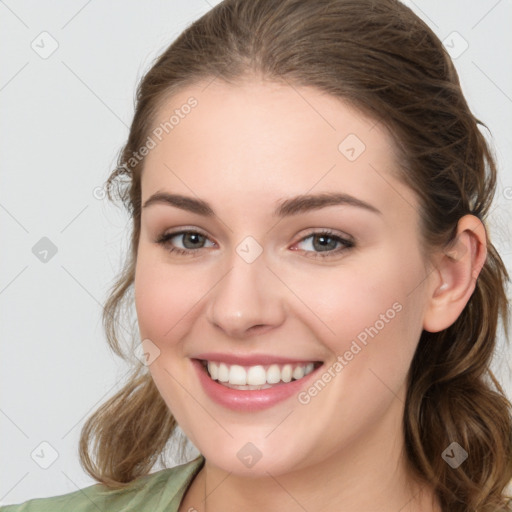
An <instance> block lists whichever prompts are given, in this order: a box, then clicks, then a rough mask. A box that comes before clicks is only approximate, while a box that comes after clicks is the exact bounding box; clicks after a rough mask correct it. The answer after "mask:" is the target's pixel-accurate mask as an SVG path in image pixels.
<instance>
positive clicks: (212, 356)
mask: <svg viewBox="0 0 512 512" xmlns="http://www.w3.org/2000/svg"><path fill="white" fill-rule="evenodd" d="M193 359H201V360H204V361H216V362H219V363H227V364H238V365H240V366H256V365H267V364H272V363H277V364H286V363H290V364H301V363H304V364H307V363H312V362H321V361H319V360H318V359H315V358H313V359H294V358H291V357H281V356H274V355H271V354H251V355H245V356H242V355H234V354H222V353H220V352H208V353H204V354H197V355H196V356H194V357H193Z"/></svg>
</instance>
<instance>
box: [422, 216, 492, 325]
mask: <svg viewBox="0 0 512 512" xmlns="http://www.w3.org/2000/svg"><path fill="white" fill-rule="evenodd" d="M486 258H487V234H486V232H485V227H484V225H483V224H482V222H481V221H480V219H478V218H477V217H475V216H474V215H465V216H464V217H462V218H461V219H460V220H459V222H458V224H457V233H456V235H455V238H454V240H453V241H452V242H451V243H450V244H449V246H448V247H446V248H445V249H443V250H442V251H440V252H439V253H438V254H436V255H435V256H434V271H433V272H432V273H431V274H430V276H429V288H428V290H429V291H428V296H427V304H426V308H425V314H424V317H423V329H425V330H426V331H429V332H438V331H442V330H443V329H446V328H448V327H450V325H452V324H453V323H454V322H455V320H457V318H458V317H459V316H460V314H461V313H462V310H463V309H464V307H465V306H466V304H467V302H468V301H469V299H470V297H471V295H472V294H473V292H474V290H475V286H476V280H477V278H478V275H479V274H480V271H481V270H482V267H483V266H484V263H485V260H486Z"/></svg>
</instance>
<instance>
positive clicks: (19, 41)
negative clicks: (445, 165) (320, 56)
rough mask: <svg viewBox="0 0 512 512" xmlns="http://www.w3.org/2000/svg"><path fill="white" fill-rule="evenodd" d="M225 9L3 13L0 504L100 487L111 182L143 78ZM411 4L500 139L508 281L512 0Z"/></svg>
mask: <svg viewBox="0 0 512 512" xmlns="http://www.w3.org/2000/svg"><path fill="white" fill-rule="evenodd" d="M216 3H218V2H214V1H212V0H210V1H209V2H207V1H206V0H187V1H186V2H185V1H167V2H164V1H161V0H151V1H146V2H136V1H133V0H131V1H121V0H115V1H109V2H100V1H98V0H96V1H94V0H92V1H91V0H89V1H86V0H77V1H68V2H56V1H53V2H52V1H36V0H31V1H29V0H27V1H20V2H15V1H14V0H5V1H0V55H1V62H2V64H1V66H0V108H1V117H0V130H1V137H0V155H1V160H0V163H1V178H2V182H1V183H2V186H1V187H0V223H1V224H0V225H1V239H0V240H1V241H0V244H1V250H0V258H1V259H0V261H1V265H0V269H1V270H0V312H1V321H0V329H1V341H2V355H1V358H0V364H1V368H0V371H1V388H0V389H1V391H2V396H1V398H2V402H1V408H0V431H1V433H2V436H1V438H0V443H1V460H2V465H1V472H0V504H8V503H18V502H21V501H25V500H28V499H30V498H35V497H44V496H56V495H59V494H64V493H68V492H72V491H76V490H77V489H79V488H83V487H85V486H87V485H92V484H93V483H95V482H94V481H93V480H92V479H91V478H90V477H89V476H87V475H86V474H85V473H84V471H83V470H82V468H81V467H80V465H79V462H78V439H79V433H80V429H81V427H82V425H83V423H84V421H85V419H86V418H87V417H88V416H89V415H90V413H91V412H92V411H93V410H94V409H96V407H97V406H98V405H99V404H100V403H102V402H103V401H105V400H106V399H107V398H108V397H110V396H112V394H113V393H114V392H115V391H116V390H117V389H118V388H119V386H118V381H119V379H120V377H121V376H122V375H124V373H125V371H126V367H125V366H124V363H123V362H122V361H120V360H118V358H117V357H115V356H113V355H112V354H111V353H110V351H109V350H108V349H107V345H106V342H105V337H104V334H103V331H102V327H101V321H100V315H101V309H102V308H101V304H102V303H103V302H104V300H105V299H106V292H107V289H108V287H109V286H110V284H111V283H112V282H113V279H114V277H115V275H116V272H117V271H118V270H119V268H120V264H121V261H122V257H123V255H124V254H125V253H126V251H127V249H128V238H127V234H128V231H127V222H128V217H127V215H126V214H125V213H124V212H123V211H122V210H116V209H115V208H114V207H112V206H111V205H110V203H108V201H107V200H106V199H101V192H102V191H101V186H102V185H103V183H104V181H105V179H106V178H107V177H108V175H109V174H110V171H111V170H112V169H113V168H114V166H115V159H116V156H117V152H118V150H119V148H120V147H121V145H122V144H123V142H124V140H125V138H126V136H127V134H128V126H129V124H130V122H131V117H132V114H133V98H134V91H135V86H136V84H137V82H138V80H139V78H140V77H141V75H142V74H143V73H144V72H145V71H146V70H147V69H148V68H149V66H150V63H151V61H152V59H153V58H154V57H156V56H157V55H158V54H159V53H160V52H161V51H162V50H163V49H164V48H165V47H167V46H168V44H169V43H170V42H171V41H172V40H173V39H174V38H175V37H176V36H177V35H178V34H179V33H180V32H181V31H182V30H183V29H184V28H185V27H186V26H187V25H188V24H189V23H190V22H192V21H193V20H195V19H197V18H198V17H199V16H200V15H202V14H203V13H205V12H206V11H208V10H209V9H210V7H211V6H213V5H214V4H216ZM406 3H407V4H408V5H409V6H410V7H411V8H412V9H413V10H414V11H415V12H416V13H417V14H418V15H419V16H420V17H421V18H423V19H424V20H425V21H426V22H427V23H428V24H429V25H430V26H431V27H432V28H433V29H434V31H435V32H436V33H437V35H438V36H439V37H440V38H441V39H442V40H446V41H447V44H448V45H449V46H451V47H452V49H451V51H452V52H454V55H456V54H458V53H460V55H458V56H457V57H456V59H455V64H456V67H457V69H458V71H459V74H460V78H461V82H462V86H463V89H464V92H465V93H466V97H467V99H468V102H469V104H470V106H471V108H472V110H473V112H474V113H475V115H476V116H477V117H478V118H480V119H481V120H482V121H484V122H485V123H486V124H487V125H488V126H489V128H490V130H491V132H492V134H493V142H492V143H493V146H494V148H495V151H496V156H497V159H498V163H499V166H500V170H501V174H500V183H499V190H498V193H497V198H496V202H495V206H494V209H493V214H492V222H493V225H492V226H493V229H492V231H491V233H492V235H493V236H494V237H495V242H496V244H497V246H498V248H499V249H500V250H501V251H502V256H503V258H504V259H505V261H506V264H507V266H508V269H509V270H510V271H511V272H512V241H511V233H510V229H511V228H510V224H511V218H512V215H511V205H512V171H511V163H512V127H511V126H512V125H511V120H512V69H511V66H510V55H511V54H512V52H511V50H512V33H511V30H510V20H511V19H512V1H511V0H479V1H478V2H471V3H470V2H467V0H435V1H434V0H431V1H429V0H414V1H408V2H406ZM44 31H46V32H48V33H49V34H50V35H51V37H50V36H47V35H40V34H41V33H42V32H44ZM453 32H457V34H453ZM52 40H55V41H56V42H57V44H58V48H57V49H56V50H55V52H54V53H53V54H52V55H50V56H46V55H44V52H49V51H50V50H51V48H52V47H51V45H52V44H55V43H53V42H52ZM466 44H467V45H468V47H467V49H465V46H466ZM31 45H33V46H34V47H35V48H36V49H37V51H38V52H39V53H37V52H36V51H35V49H33V48H32V46H31ZM464 49H465V51H463V50H464ZM41 54H43V56H44V57H47V58H42V56H41ZM42 237H47V238H49V239H50V240H51V241H52V243H53V244H54V245H55V246H56V248H57V253H56V254H55V255H54V256H53V257H51V258H49V261H47V262H46V263H43V262H41V261H40V260H39V259H38V258H37V257H36V256H35V255H34V253H33V252H32V248H33V247H34V246H35V244H36V243H37V242H38V241H39V240H40V239H41V238H42ZM510 359H511V354H510V352H506V351H505V350H504V347H503V343H501V344H500V351H499V353H498V355H497V358H496V360H495V366H494V368H495V370H496V372H497V375H498V376H499V378H500V379H501V381H502V383H503V384H504V385H505V386H506V390H507V393H508V395H509V397H510V396H512V386H511V379H510V375H511V374H510V372H511V366H510ZM43 442H46V443H49V444H50V445H51V447H52V448H49V447H48V446H47V445H41V443H43ZM52 450H55V452H56V454H57V455H58V456H57V458H56V460H55V461H54V462H53V463H52V464H51V465H50V466H49V467H48V468H47V469H43V468H42V467H41V464H43V465H44V464H45V463H46V464H47V463H49V462H51V460H52V459H51V457H52V453H53V452H52ZM43 453H44V456H43V455H42V454H43ZM194 453H195V452H194V448H193V447H192V452H191V456H192V455H194ZM31 454H32V456H31ZM38 455H39V457H38Z"/></svg>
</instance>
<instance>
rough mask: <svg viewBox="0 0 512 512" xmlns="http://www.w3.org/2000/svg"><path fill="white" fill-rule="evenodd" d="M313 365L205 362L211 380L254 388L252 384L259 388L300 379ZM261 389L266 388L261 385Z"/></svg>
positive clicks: (312, 368)
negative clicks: (245, 365) (252, 364)
mask: <svg viewBox="0 0 512 512" xmlns="http://www.w3.org/2000/svg"><path fill="white" fill-rule="evenodd" d="M314 367H315V365H314V363H307V364H297V365H292V364H285V365H278V364H271V365H269V366H268V367H267V368H266V369H265V367H264V366H262V365H256V366H248V367H244V366H240V365H238V364H233V365H227V364H226V363H218V362H215V361H208V363H207V368H208V373H209V374H210V377H211V378H212V379H213V380H218V381H219V382H223V383H226V385H228V387H230V385H233V386H242V387H241V388H240V389H254V388H253V387H252V386H257V387H258V389H259V386H265V385H268V384H278V383H279V382H281V381H282V382H285V383H286V382H291V380H292V379H295V380H298V379H302V377H304V376H306V375H308V374H309V373H311V372H312V371H313V370H314ZM262 389H266V388H265V387H263V388H262Z"/></svg>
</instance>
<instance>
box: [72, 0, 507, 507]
mask: <svg viewBox="0 0 512 512" xmlns="http://www.w3.org/2000/svg"><path fill="white" fill-rule="evenodd" d="M255 75H256V76H261V77H264V78H265V79H267V80H270V81H274V82H276V83H282V84H288V85H293V86H311V87H315V88H317V89H319V90H321V91H323V92H326V93H328V94H330V95H332V96H334V97H338V98H340V99H343V100H344V101H347V102H349V104H351V105H352V106H353V107H355V108H356V109H359V110H360V111H361V112H362V113H365V114H367V115H369V116H371V117H372V118H373V119H375V120H376V121H378V122H380V123H382V124H383V125H384V126H385V127H386V128H387V129H388V130H389V133H390V134H391V135H392V137H393V140H394V142H395V143H396V148H397V155H398V156H397V159H398V160H399V162H398V163H399V166H398V172H399V178H400V179H401V180H403V182H404V183H405V184H407V185H408V186H409V187H410V188H411V189H412V190H413V191H414V192H415V193H416V194H417V197H418V200H419V204H420V208H419V213H420V220H421V240H422V244H423V246H424V250H425V251H427V252H426V254H430V252H429V251H433V250H439V249H441V250H444V249H445V248H449V247H450V246H451V244H452V243H453V241H454V235H455V232H456V228H457V222H458V220H459V219H460V218H461V217H462V216H464V215H466V214H472V215H475V216H476V217H478V218H479V219H480V220H481V221H482V222H483V223H484V226H486V228H487V225H488V224H487V222H488V219H487V217H488V214H489V210H490V206H491V203H492V201H493V197H494V194H495V189H496V181H497V169H496V162H495V159H494V156H493V152H492V150H491V148H490V146H489V144H488V142H487V141H486V138H485V137H484V135H483V133H482V130H481V129H482V128H487V127H486V126H485V124H484V123H483V122H481V121H480V120H479V119H477V118H476V117H475V116H474V115H473V114H472V112H471V110H470V108H469V107H468V104H467V102H466V99H465V97H464V95H463V93H462V90H461V86H460V82H459V78H458V75H457V72H456V70H455V67H454V65H453V62H452V60H451V59H450V57H449V55H448V53H447V52H446V50H445V49H444V47H443V44H442V43H441V41H440V40H439V39H438V37H437V36H436V35H435V34H434V32H433V31H432V30H431V29H430V28H429V27H428V25H426V24H425V23H424V22H423V21H422V20H421V19H420V18H419V17H418V16H417V15H416V14H414V13H413V11H412V10H410V9H409V8H408V7H406V6H405V5H403V4H401V3H400V2H398V1H396V0H315V1H308V0H224V1H223V2H221V3H219V4H218V5H216V6H215V7H213V8H212V9H211V10H210V11H208V12H207V13H206V14H204V15H203V16H202V17H200V18H199V19H197V20H196V21H195V22H193V23H191V24H190V25H189V26H188V27H187V28H186V29H185V30H184V31H183V32H182V33H181V34H180V35H179V36H178V37H177V39H175V40H174V41H173V42H172V44H171V45H170V46H169V47H168V48H167V49H166V50H165V51H164V52H163V53H162V54H161V55H160V56H159V57H158V58H157V59H156V60H155V62H154V63H153V64H152V66H151V68H150V69H149V71H148V72H147V73H146V74H145V75H144V76H143V78H142V80H141V81H140V83H139V85H138V88H137V94H136V105H135V113H134V117H133V122H132V124H131V127H130V131H129V135H128V140H127V142H126V144H125V145H124V146H123V147H122V149H121V151H120V152H119V157H118V161H117V166H116V168H115V169H114V170H113V171H112V173H111V174H110V176H109V178H108V180H107V182H106V189H107V193H108V197H109V199H110V200H111V201H113V202H114V203H116V204H120V205H121V206H122V207H124V208H126V210H127V212H129V215H130V224H131V226H130V237H131V238H130V246H129V251H128V254H127V255H126V259H125V261H124V266H123V268H122V269H121V271H120V273H119V274H118V276H117V277H116V280H115V282H114V284H113V285H112V286H111V289H110V290H109V296H108V298H107V299H106V302H105V307H104V312H103V326H104V329H105V333H106V337H107V340H108V343H109V345H110V347H111V348H112V350H113V351H114V352H115V353H116V354H118V355H119V356H120V357H122V358H123V359H125V360H126V361H127V362H128V363H129V367H130V373H129V376H128V378H127V381H126V384H125V385H124V386H123V387H122V388H121V389H120V391H119V392H117V393H116V394H115V395H114V396H112V397H111V398H110V399H108V400H107V401H106V402H105V403H103V404H102V405H101V406H100V407H99V408H98V409H97V410H96V411H94V412H93V414H92V415H91V416H90V417H89V418H88V419H87V421H86V423H85V424H84V426H83V428H82V431H81V437H80V445H79V454H80V461H81V464H82V466H83V468H84V469H85V470H86V471H87V472H88V474H90V475H91V476H92V477H93V478H94V479H95V480H97V481H98V482H100V483H103V484H105V485H106V486H107V487H108V488H109V489H112V490H115V489H123V488H126V487H128V486H130V485H131V484H132V483H133V482H135V481H137V479H138V478H139V477H141V476H144V475H147V474H149V472H150V471H151V469H152V468H153V466H154V464H155V462H157V460H158V457H159V456H160V460H161V461H162V462H163V464H164V465H165V459H164V456H163V454H164V451H165V447H166V446H167V444H168V443H169V442H172V441H173V439H174V437H175V436H174V434H175V433H176V432H177V423H176V420H175V419H174V417H173V415H172V414H171V412H170V410H169V409H168V407H167V405H166V404H165V402H164V400H163V398H162V397H161V395H160V393H159V392H158V390H157V388H156V386H155V384H154V382H153V380H152V377H151V375H150V373H149V371H148V369H147V367H145V366H144V365H143V364H141V363H140V362H139V361H138V359H136V358H134V357H133V346H132V347H128V346H126V344H124V343H123V332H122V330H123V329H125V330H126V327H125V323H126V317H127V312H128V311H129V309H130V306H131V305H132V304H133V283H134V276H135V265H136V259H137V246H138V242H139V234H140V220H141V174H142V170H143V167H144V158H141V159H136V160H134V159H133V155H134V154H135V153H136V152H137V151H138V149H139V148H141V147H142V146H143V145H144V144H145V142H146V140H147V137H148V135H149V134H150V130H151V129H152V127H153V125H154V122H155V118H156V115H157V113H158V112H159V109H160V108H161V106H162V105H163V104H164V103H165V101H168V99H169V98H170V97H171V96H172V95H173V94H174V93H177V92H178V91H181V90H183V89H184V88H186V87H187V85H191V84H196V83H199V82H202V81H205V80H213V79H216V80H221V81H225V82H228V83H234V84H237V83H241V82H242V81H243V80H244V79H247V77H250V76H255ZM486 237H487V244H488V252H487V258H486V261H485V264H484V266H483V268H482V270H481V273H480V275H479V277H478V279H477V282H476V288H475V290H474V292H473V294H472V296H471V298H470V299H469V301H468V303H467V305H466V306H465V308H464V310H463V311H462V313H461V314H460V316H459V318H458V319H457V320H456V321H455V322H454V323H453V324H452V325H451V326H450V327H448V328H447V329H445V330H443V331H440V332H435V333H431V332H427V331H423V332H422V334H421V337H420V339H419V342H418V346H417V350H416V352H415V354H414V357H413V360H412V363H411V366H410V369H409V373H408V381H407V384H408V389H407V396H406V403H405V412H404V417H403V422H402V424H403V434H404V437H405V442H406V445H405V446H406V455H407V462H408V464H409V466H410V471H411V472H412V474H414V475H417V477H418V478H420V479H421V480H423V481H425V482H428V483H429V484H430V485H432V486H433V488H434V489H435V493H436V495H437V496H438V498H439V500H440V503H441V506H442V508H443V511H446V512H468V511H479V512H496V511H500V512H501V511H505V510H511V509H512V506H511V501H512V499H511V498H510V497H509V496H507V495H506V487H507V485H509V484H510V482H511V480H512V414H511V411H512V405H511V403H510V401H509V400H508V399H507V397H506V394H505V392H504V390H503V389H502V387H501V386H500V384H499V382H498V380H497V379H496V377H495V376H494V375H493V372H492V370H491V362H492V358H493V354H494V353H495V349H496V342H497V336H498V333H499V326H500V322H501V323H502V325H503V332H504V336H505V339H506V341H507V342H508V341H509V330H508V319H509V305H508V300H507V294H506V286H507V284H508V281H509V276H508V274H507V270H506V268H505V265H504V264H503V261H502V259H501V258H500V256H499V254H498V252H497V250H496V248H495V247H494V245H493V244H492V242H491V240H490V235H489V231H488V229H486ZM132 343H133V339H132ZM185 441H186V440H185ZM453 441H457V442H458V443H459V444H460V445H461V446H462V447H463V448H464V449H465V450H466V451H467V455H468V456H467V459H466V460H465V461H464V462H463V463H462V464H461V465H460V466H459V467H457V468H456V469H455V468H452V467H451V466H450V465H449V464H447V463H446V462H445V460H444V459H443V457H442V453H443V451H444V450H445V449H446V448H447V447H448V446H449V445H450V444H451V443H452V442H453ZM183 446H184V443H182V444H181V447H182V449H183ZM507 507H510V508H507Z"/></svg>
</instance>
